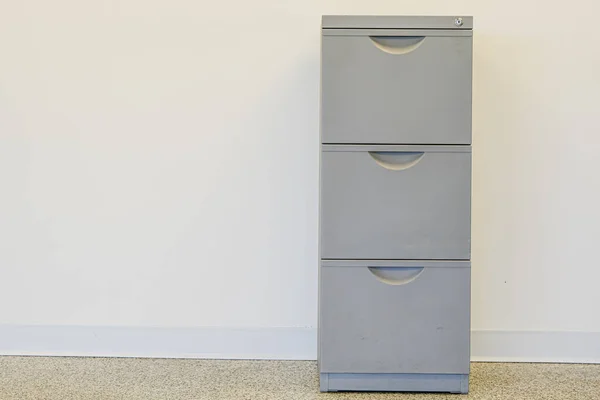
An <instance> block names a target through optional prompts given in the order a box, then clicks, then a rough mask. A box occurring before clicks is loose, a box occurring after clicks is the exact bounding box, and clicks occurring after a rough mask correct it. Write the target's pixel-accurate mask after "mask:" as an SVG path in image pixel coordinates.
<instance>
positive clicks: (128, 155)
mask: <svg viewBox="0 0 600 400" xmlns="http://www.w3.org/2000/svg"><path fill="white" fill-rule="evenodd" d="M599 11H600V6H598V5H597V3H596V2H592V1H591V0H574V1H573V2H571V3H569V7H568V10H567V9H566V8H565V4H564V3H563V2H546V3H544V5H543V9H540V8H539V7H537V6H536V4H535V2H523V1H517V0H506V1H496V2H482V1H475V0H472V1H454V2H447V1H442V0H435V1H434V0H430V1H422V0H420V1H417V0H411V1H402V2H398V1H392V0H386V1H384V0H378V1H369V2H366V1H365V2H362V1H333V0H319V1H317V0H309V1H299V0H295V1H291V0H290V1H279V0H257V1H253V2H245V1H226V2H207V1H191V0H190V1H185V0H170V1H166V0H153V1H141V0H122V1H118V2H117V1H115V2H81V1H75V0H56V1H53V2H46V1H42V0H23V1H15V2H6V4H5V5H4V6H3V7H2V13H1V14H0V51H1V54H2V62H0V183H1V187H0V277H1V282H2V290H0V324H3V327H0V337H2V332H4V334H5V336H4V337H7V338H10V339H11V340H16V339H15V338H17V337H21V336H20V334H15V333H14V332H16V331H15V330H14V329H17V328H18V329H21V328H22V327H23V326H30V325H34V326H42V327H49V326H50V327H59V328H60V327H77V329H81V328H82V327H105V326H109V327H120V328H126V327H129V328H132V329H140V328H141V327H178V328H201V327H217V328H233V327H238V328H265V330H268V329H271V331H269V332H271V333H272V332H274V331H272V328H279V327H286V328H298V329H303V330H304V331H305V332H307V334H306V335H305V336H304V339H303V340H309V341H310V343H309V344H308V345H307V347H306V349H308V350H306V352H307V353H308V354H305V356H307V357H314V355H315V354H316V350H315V349H314V346H313V344H314V343H313V341H312V340H313V339H312V338H313V337H314V328H315V326H316V315H317V305H316V299H317V268H316V257H317V236H316V232H317V176H318V167H317V161H318V95H319V34H320V32H319V25H320V15H321V14H409V15H410V14H451V15H453V14H465V15H474V16H475V29H476V30H475V41H474V43H475V44H474V51H475V52H474V132H473V134H474V148H475V150H474V151H475V153H474V199H473V221H474V222H473V224H474V225H473V319H472V327H473V330H474V331H475V332H476V333H479V334H481V335H483V336H482V337H483V338H484V339H485V338H487V339H486V340H487V341H485V340H483V341H482V342H481V343H483V344H481V345H480V348H475V349H474V356H482V357H483V358H485V357H487V356H489V357H488V358H490V357H491V358H493V357H492V356H493V355H491V353H489V352H488V350H490V349H491V348H495V347H497V345H498V343H496V342H494V341H493V340H492V342H491V344H490V343H488V342H489V340H491V339H490V337H489V336H486V335H488V334H493V335H500V336H501V337H505V336H502V335H503V332H505V331H508V332H507V334H511V332H512V334H514V335H517V336H514V335H513V336H510V335H509V339H510V340H513V341H514V340H517V341H518V340H519V339H518V338H519V337H520V336H518V335H519V334H524V333H526V332H527V331H531V330H533V331H541V332H542V333H543V332H554V334H556V333H560V332H571V331H575V332H583V333H595V332H600V311H598V305H599V304H600V291H599V290H597V287H598V282H599V281H600V268H599V267H598V262H597V259H596V257H595V255H596V251H595V250H596V249H595V247H597V243H598V241H599V239H600V212H598V204H600V179H598V177H597V176H596V174H597V172H598V171H599V170H600V161H599V160H600V159H599V158H598V154H600V136H598V133H599V132H600V117H599V116H600V113H599V112H598V105H599V104H600V78H599V77H598V71H600V51H598V48H600V33H599V32H598V30H597V29H596V28H595V22H596V15H597V13H598V12H599ZM11 329H12V330H11ZM488 331H490V332H488ZM6 332H12V333H6ZM19 332H20V331H19ZM275 335H276V336H277V333H275ZM33 337H34V338H35V335H34V336H33ZM47 337H48V336H44V335H42V334H40V336H39V337H37V338H36V339H35V341H36V343H37V345H38V346H40V349H41V350H39V351H38V352H43V351H42V350H43V340H45V338H47ZM243 337H244V336H243V335H241V336H239V337H238V339H239V340H242V341H243ZM593 337H594V338H597V336H593ZM240 338H241V339H240ZM511 338H512V339H511ZM476 339H477V338H476ZM563 339H564V340H566V342H565V343H566V344H564V346H566V347H568V346H570V345H572V342H570V341H569V340H570V339H569V337H563ZM31 340H32V341H34V339H31ZM236 340H237V339H236ZM502 340H506V339H502ZM510 340H509V341H510ZM564 340H563V341H564ZM40 341H41V343H42V344H41V345H40ZM17 342H18V340H17ZM475 343H479V342H477V340H475ZM561 343H563V342H561ZM19 346H20V347H19ZM28 346H29V344H28V343H26V342H19V343H18V346H17V345H16V344H15V345H13V344H12V343H11V341H10V340H8V341H7V340H5V341H4V342H3V344H2V348H1V349H0V350H2V351H3V352H5V353H10V352H24V353H26V352H27V351H28V350H27V349H29V348H30V347H28ZM90 346H91V345H90ZM486 346H487V347H486ZM507 346H509V347H510V343H509V344H508V345H507ZM548 346H550V347H551V346H552V343H550V344H549V345H548ZM50 347H51V345H50V344H48V348H50ZM17 348H18V349H17ZM15 349H17V350H15ZM511 349H512V348H511ZM511 349H509V348H507V350H506V351H507V352H509V351H512V350H514V349H512V350H511ZM88 350H89V352H93V349H88ZM563 350H564V351H566V352H567V353H568V352H569V349H568V348H565V349H563ZM580 350H582V351H583V352H584V353H585V350H586V349H585V348H583V349H580ZM596 350H598V349H596ZM31 351H32V352H35V351H33V350H31ZM47 351H48V352H52V351H51V350H47ZM224 351H225V352H226V351H227V350H226V349H225V350H224ZM540 351H541V352H543V351H544V349H542V350H540ZM57 352H59V351H58V350H57ZM85 352H86V349H85V348H84V349H83V350H82V353H85ZM184 352H185V351H184ZM312 352H314V353H312ZM486 352H488V353H486ZM141 353H143V351H141V352H138V353H137V354H140V355H143V354H141ZM167 353H168V352H167ZM500 353H502V350H501V351H500ZM597 354H598V359H599V360H600V351H598V353H597ZM503 355H506V354H496V355H495V357H499V358H502V356H503ZM275 356H276V355H275ZM513 356H515V357H517V358H518V357H521V356H522V357H525V358H527V354H524V353H523V354H522V353H519V351H516V353H515V354H513ZM531 357H533V358H535V357H536V356H535V355H532V356H531ZM531 357H530V358H531ZM566 358H568V354H567V356H566Z"/></svg>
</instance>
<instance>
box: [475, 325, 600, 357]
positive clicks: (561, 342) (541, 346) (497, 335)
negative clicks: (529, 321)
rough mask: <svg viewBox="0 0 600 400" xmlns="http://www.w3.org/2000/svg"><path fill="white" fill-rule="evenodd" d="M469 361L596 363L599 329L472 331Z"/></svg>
mask: <svg viewBox="0 0 600 400" xmlns="http://www.w3.org/2000/svg"><path fill="white" fill-rule="evenodd" d="M471 361H493V362H496V361H498V362H555V363H585V364H588V363H592V364H597V363H600V332H549V331H472V332H471Z"/></svg>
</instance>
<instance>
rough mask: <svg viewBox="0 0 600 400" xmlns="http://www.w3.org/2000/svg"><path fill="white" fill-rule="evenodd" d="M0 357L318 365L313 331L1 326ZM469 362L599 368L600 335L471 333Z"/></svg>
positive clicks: (286, 329)
mask: <svg viewBox="0 0 600 400" xmlns="http://www.w3.org/2000/svg"><path fill="white" fill-rule="evenodd" d="M0 355H30V356H33V355H35V356H87V357H156V358H217V359H269V360H315V359H316V356H317V331H316V329H315V328H255V329H253V328H151V327H92V326H87V327H86V326H15V325H0ZM471 360H472V361H492V362H500V361H501V362H560V363H600V332H528V331H473V332H471Z"/></svg>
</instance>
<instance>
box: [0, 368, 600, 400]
mask: <svg viewBox="0 0 600 400" xmlns="http://www.w3.org/2000/svg"><path fill="white" fill-rule="evenodd" d="M470 384H471V391H470V393H469V394H468V395H450V394H400V393H319V385H318V375H317V365H316V363H315V362H314V361H226V360H165V359H133V358H129V359H126V358H61V357H53V358H49V357H0V399H1V400H12V399H18V400H26V399H36V400H54V399H57V400H58V399H60V400H70V399H77V400H83V399H103V400H105V399H119V400H133V399H140V400H141V399H144V400H153V399H161V400H169V399H210V400H213V399H248V400H261V399H265V400H266V399H269V400H270V399H273V400H275V399H277V400H284V399H285V400H295V399H299V400H303V399H325V400H327V399H338V400H341V399H344V400H345V399H348V400H351V399H361V400H370V399H374V400H376V399H382V400H383V399H414V400H444V399H455V400H456V399H494V400H495V399H510V400H519V399H527V400H531V399H557V400H559V399H560V400H566V399H569V400H570V399H577V400H583V399H596V400H600V365H578V364H500V363H474V364H472V366H471V381H470Z"/></svg>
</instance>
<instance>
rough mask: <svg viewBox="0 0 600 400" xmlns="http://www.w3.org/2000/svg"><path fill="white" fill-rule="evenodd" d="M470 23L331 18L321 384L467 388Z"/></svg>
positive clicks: (324, 70) (324, 138)
mask: <svg viewBox="0 0 600 400" xmlns="http://www.w3.org/2000/svg"><path fill="white" fill-rule="evenodd" d="M472 23H473V21H472V18H471V17H464V16H461V17H458V16H440V17H432V16H427V17H402V16H396V17H393V16H385V17H384V16H381V17H378V16H324V17H323V20H322V46H321V166H320V224H319V226H320V241H319V258H320V266H319V357H318V358H319V372H320V385H321V391H342V390H353V391H354V390H356V391H431V392H455V393H466V392H467V391H468V377H469V357H470V354H469V334H470V332H469V331H470V277H471V269H470V265H471V264H470V258H471V257H470V248H471V91H472V89H471V75H472V71H471V69H472V67H471V65H472Z"/></svg>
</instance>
